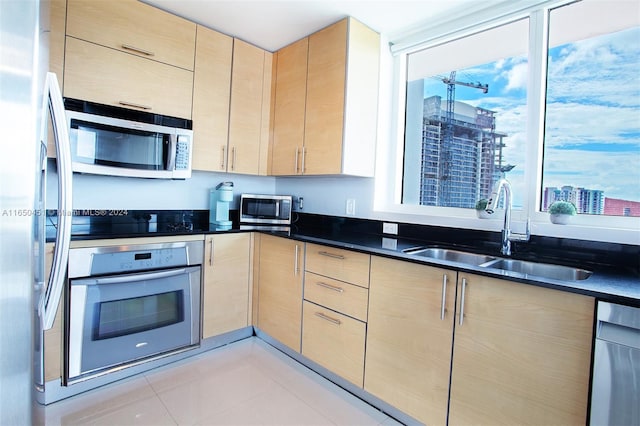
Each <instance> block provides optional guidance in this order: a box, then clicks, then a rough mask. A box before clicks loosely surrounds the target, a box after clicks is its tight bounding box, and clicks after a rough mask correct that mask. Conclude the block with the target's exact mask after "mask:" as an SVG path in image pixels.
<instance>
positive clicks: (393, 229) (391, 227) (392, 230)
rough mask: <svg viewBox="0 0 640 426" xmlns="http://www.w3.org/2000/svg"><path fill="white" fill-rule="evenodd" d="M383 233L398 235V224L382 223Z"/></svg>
mask: <svg viewBox="0 0 640 426" xmlns="http://www.w3.org/2000/svg"><path fill="white" fill-rule="evenodd" d="M382 233H383V234H393V235H398V224H397V223H386V222H383V223H382Z"/></svg>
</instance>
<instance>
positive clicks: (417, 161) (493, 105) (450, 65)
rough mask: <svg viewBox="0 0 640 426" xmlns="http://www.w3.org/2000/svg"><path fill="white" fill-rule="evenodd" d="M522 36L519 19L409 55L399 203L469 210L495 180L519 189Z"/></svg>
mask: <svg viewBox="0 0 640 426" xmlns="http://www.w3.org/2000/svg"><path fill="white" fill-rule="evenodd" d="M528 35H529V26H528V19H521V20H519V21H516V22H512V23H510V24H508V25H503V26H500V27H496V28H492V29H489V30H486V31H483V32H481V33H477V34H473V35H471V36H468V37H464V38H461V39H458V40H454V41H452V42H448V43H444V44H441V45H438V46H434V47H431V48H428V49H424V50H421V51H418V52H415V53H412V54H410V55H408V57H407V96H406V121H405V149H404V179H403V193H402V202H403V203H406V204H421V205H427V206H442V207H462V208H473V207H474V206H475V204H476V201H477V200H478V199H480V198H488V196H489V194H490V193H491V189H492V188H493V185H494V183H495V182H496V181H497V180H498V179H499V178H501V177H508V178H509V180H510V182H511V184H512V185H514V186H515V187H517V188H522V187H523V185H524V168H525V162H524V156H523V155H522V147H523V146H524V144H525V142H526V138H525V135H526V132H525V127H526V105H527V93H526V84H527V68H528V67H527V48H528ZM514 194H519V195H520V196H521V195H522V194H523V191H522V190H517V189H516V190H515V191H514ZM518 203H519V200H515V202H514V204H515V205H516V206H517V205H521V201H520V204H518Z"/></svg>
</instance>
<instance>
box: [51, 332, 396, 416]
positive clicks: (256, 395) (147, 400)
mask: <svg viewBox="0 0 640 426" xmlns="http://www.w3.org/2000/svg"><path fill="white" fill-rule="evenodd" d="M41 410H42V411H41V413H40V414H41V416H40V417H42V419H44V421H45V424H46V425H109V426H117V425H122V426H124V425H154V426H156V425H385V426H391V425H399V423H397V422H396V421H395V420H394V419H392V418H390V417H388V416H386V415H385V414H384V413H382V412H380V411H378V410H377V409H375V408H373V407H371V406H370V405H368V404H367V403H365V402H363V401H362V400H360V399H358V398H356V397H354V396H353V395H351V394H349V393H348V392H346V391H344V390H343V389H341V388H340V387H338V386H336V385H334V384H333V383H331V382H329V381H328V380H326V379H324V378H323V377H321V376H319V375H318V374H316V373H314V372H313V371H311V370H309V369H308V368H306V367H304V366H303V365H301V364H299V363H298V362H296V361H295V360H292V359H291V358H289V357H288V356H286V355H285V354H283V353H282V352H280V351H278V350H277V349H275V348H273V347H271V346H270V345H269V344H267V343H265V342H263V341H262V340H260V339H259V338H257V337H252V338H248V339H245V340H242V341H239V342H235V343H232V344H230V345H227V346H224V347H221V348H218V349H214V350H212V351H209V352H206V353H203V354H199V355H197V356H194V357H191V358H188V359H185V360H182V361H179V362H176V363H173V364H170V365H168V366H165V367H162V368H160V369H156V370H153V371H150V372H147V373H145V374H143V375H138V376H135V377H133V378H130V379H127V380H123V381H120V382H117V383H113V384H110V385H107V386H104V387H102V388H99V389H95V390H92V391H89V392H86V393H84V394H81V395H77V396H75V397H72V398H69V399H66V400H63V401H59V402H56V403H54V404H50V405H48V406H46V407H44V408H42V409H41Z"/></svg>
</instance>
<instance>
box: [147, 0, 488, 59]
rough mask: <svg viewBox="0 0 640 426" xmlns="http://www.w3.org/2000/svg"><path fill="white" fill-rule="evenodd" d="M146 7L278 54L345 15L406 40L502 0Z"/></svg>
mask: <svg viewBox="0 0 640 426" xmlns="http://www.w3.org/2000/svg"><path fill="white" fill-rule="evenodd" d="M143 1H144V2H146V3H149V4H152V5H154V6H157V7H159V8H161V9H164V10H167V11H169V12H172V13H174V14H176V15H179V16H182V17H184V18H187V19H189V20H191V21H194V22H197V23H199V24H202V25H205V26H207V27H210V28H213V29H215V30H217V31H220V32H222V33H225V34H228V35H231V36H234V37H237V38H240V39H242V40H244V41H247V42H249V43H252V44H255V45H256V46H259V47H261V48H263V49H266V50H269V51H275V50H278V49H279V48H281V47H283V46H286V45H287V44H289V43H292V42H294V41H296V40H299V39H301V38H303V37H305V36H307V35H309V34H311V33H313V32H315V31H317V30H319V29H321V28H324V27H326V26H327V25H330V24H332V23H334V22H336V21H338V20H340V19H342V18H344V17H345V16H352V17H354V18H356V19H358V20H359V21H361V22H362V23H364V24H366V25H368V26H369V27H371V28H372V29H374V30H375V31H377V32H379V33H381V34H383V35H385V36H386V37H387V38H388V39H389V40H391V41H394V40H398V39H401V38H402V37H403V36H406V35H409V34H411V33H413V32H415V31H416V30H417V29H419V28H421V27H426V26H429V25H434V23H437V22H440V21H443V20H444V21H447V20H450V19H452V18H455V17H456V15H459V16H462V15H466V14H468V13H469V10H470V9H474V8H477V6H478V4H479V3H482V5H483V6H484V7H486V6H489V5H491V4H495V3H497V2H499V1H498V0H484V1H482V2H478V1H477V0H395V1H394V0H369V1H362V0H342V1H334V0H324V1H323V0H320V1H317V0H143Z"/></svg>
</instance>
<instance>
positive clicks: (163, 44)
mask: <svg viewBox="0 0 640 426" xmlns="http://www.w3.org/2000/svg"><path fill="white" fill-rule="evenodd" d="M195 36H196V24H194V23H192V22H189V21H187V20H185V19H182V18H180V17H177V16H175V15H171V14H169V13H167V12H164V11H162V10H160V9H158V8H155V7H152V6H149V5H147V4H144V3H141V2H138V1H134V0H118V1H117V2H115V3H112V2H103V1H90V0H69V1H68V3H67V20H66V45H65V62H64V82H65V84H64V90H63V94H64V96H65V97H69V98H77V99H82V100H86V101H91V102H97V103H101V104H105V105H114V106H118V107H123V108H129V109H134V110H138V111H146V112H151V113H157V114H164V115H169V116H174V117H180V118H188V119H190V118H191V107H192V92H193V68H194V55H195Z"/></svg>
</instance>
